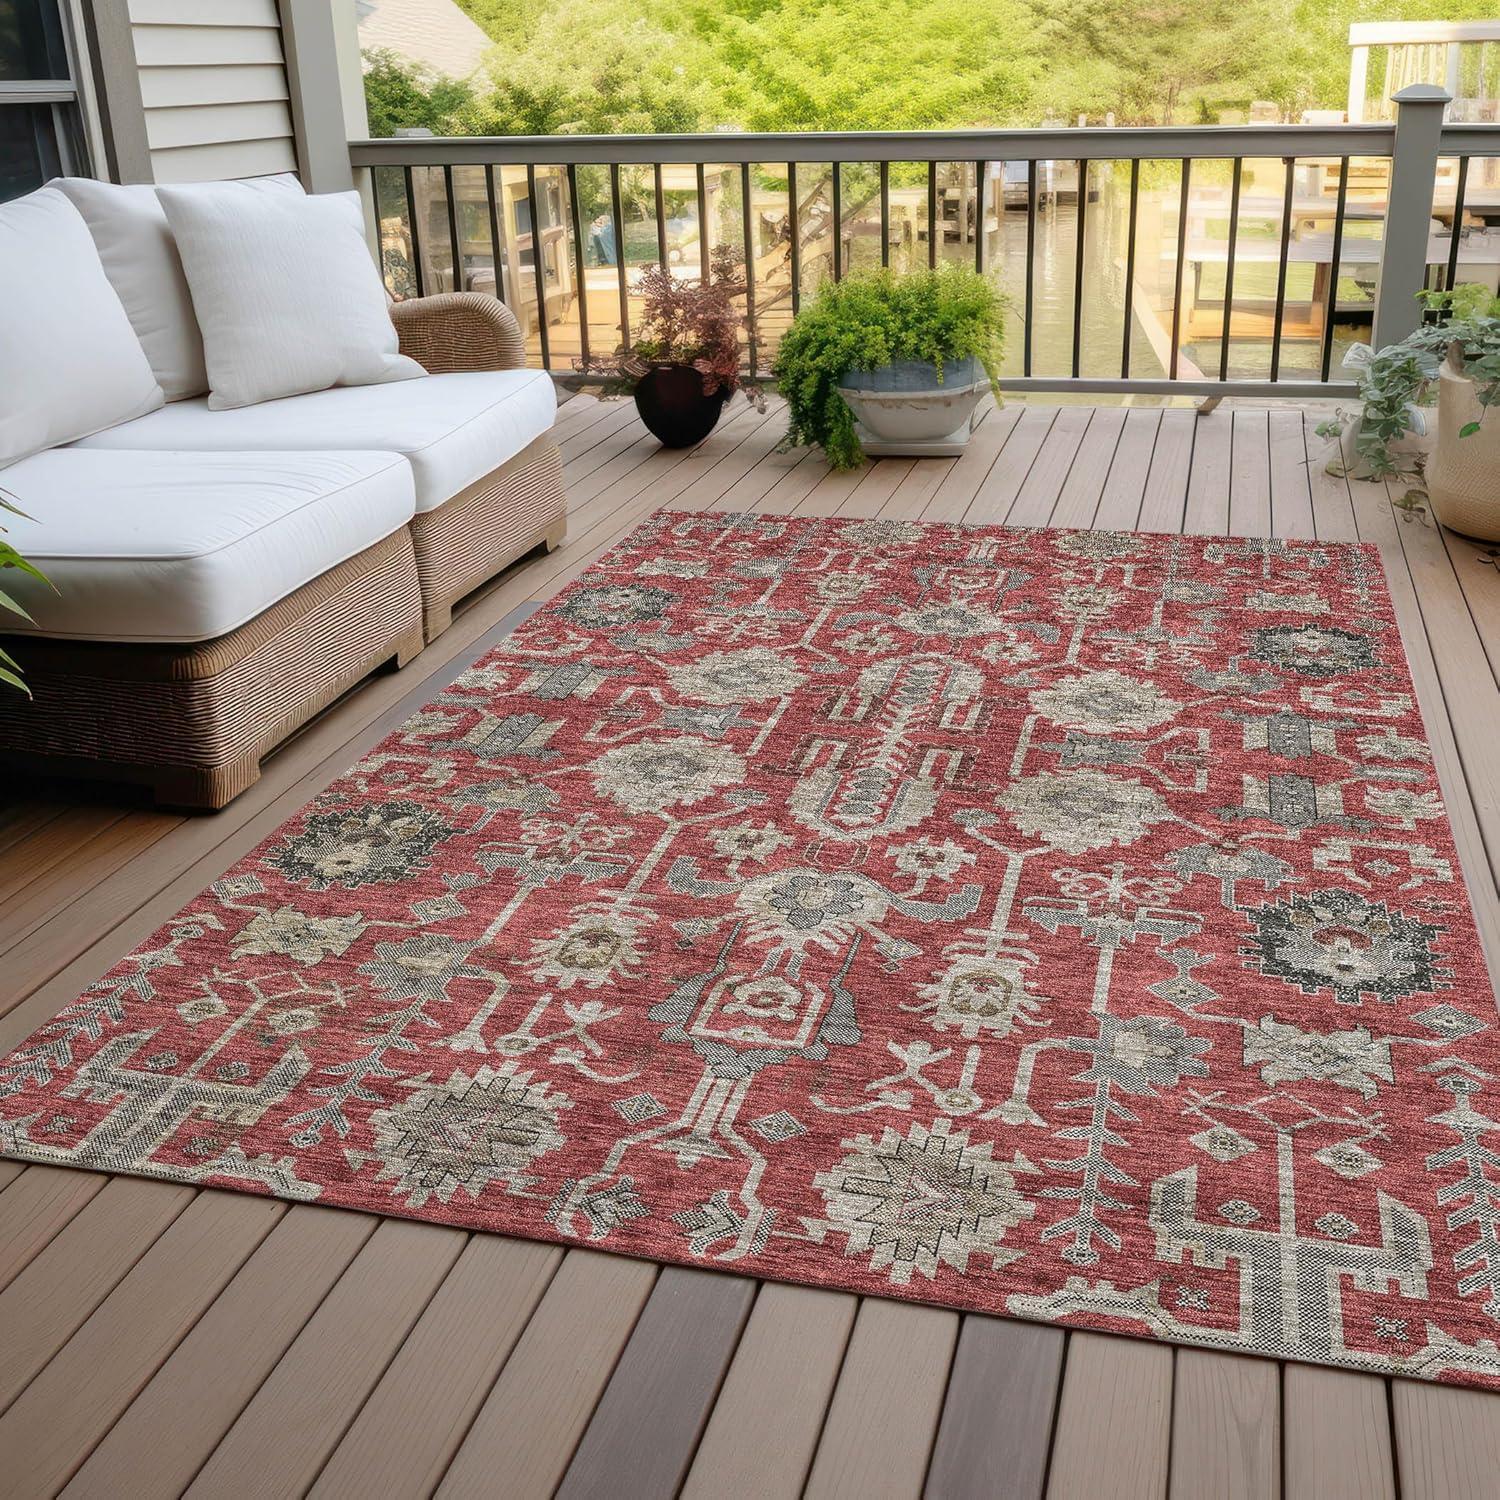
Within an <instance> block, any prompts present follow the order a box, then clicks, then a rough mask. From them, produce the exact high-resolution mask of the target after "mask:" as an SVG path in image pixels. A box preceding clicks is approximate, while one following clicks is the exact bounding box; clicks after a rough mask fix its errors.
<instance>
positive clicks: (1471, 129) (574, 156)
mask: <svg viewBox="0 0 1500 1500" xmlns="http://www.w3.org/2000/svg"><path fill="white" fill-rule="evenodd" d="M1448 131H1453V132H1455V139H1456V140H1457V139H1460V138H1461V139H1462V140H1463V142H1464V145H1465V149H1474V148H1475V146H1477V145H1478V144H1479V143H1481V142H1488V143H1493V144H1494V147H1495V149H1496V150H1497V151H1500V126H1496V125H1478V126H1473V125H1462V126H1449V127H1447V130H1445V132H1444V134H1445V135H1446V134H1447V133H1448ZM1395 141H1396V127H1395V126H1394V125H1393V124H1390V123H1383V124H1370V125H1192V126H1185V125H1150V126H1137V125H1116V126H1098V127H1096V126H1083V127H1071V126H1061V127H1056V128H1054V127H1047V128H1043V129H1038V130H916V131H885V130H848V131H788V132H785V133H775V134H768V133H752V132H739V131H714V132H711V133H708V134H700V135H549V136H392V137H386V138H382V139H380V140H369V141H353V142H351V143H350V147H349V151H350V156H351V158H352V160H353V163H354V165H355V166H356V167H384V166H412V167H415V166H434V167H436V166H464V165H468V164H473V165H476V166H482V165H484V164H485V163H490V164H492V165H497V166H499V165H508V164H514V165H517V166H523V165H526V164H528V163H529V164H531V165H533V166H539V167H540V166H553V165H563V166H565V165H567V164H569V163H573V164H577V165H582V164H584V163H588V164H594V163H604V164H610V163H618V164H620V165H633V164H636V163H640V162H659V163H662V164H663V165H667V164H677V163H681V164H694V163H698V162H723V163H739V162H750V163H759V162H784V161H813V162H816V161H847V162H879V161H934V160H936V161H1077V160H1089V161H1107V160H1114V161H1132V160H1135V161H1171V160H1181V159H1183V158H1185V157H1186V158H1194V159H1198V160H1227V159H1230V158H1234V157H1240V158H1246V157H1289V156H1291V157H1316V156H1377V157H1378V156H1389V155H1390V154H1391V152H1392V150H1393V149H1394V147H1395Z"/></svg>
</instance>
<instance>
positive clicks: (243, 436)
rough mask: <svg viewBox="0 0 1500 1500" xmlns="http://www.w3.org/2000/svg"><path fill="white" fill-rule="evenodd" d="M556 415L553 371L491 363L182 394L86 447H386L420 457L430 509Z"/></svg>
mask: <svg viewBox="0 0 1500 1500" xmlns="http://www.w3.org/2000/svg"><path fill="white" fill-rule="evenodd" d="M556 414H557V395H556V392H555V391H554V390H553V386H552V377H551V376H550V375H548V374H547V373H546V372H545V371H544V370H485V371H476V372H473V373H462V374H455V375H427V376H424V377H423V378H422V379H421V380H403V381H400V382H399V383H397V384H394V385H363V386H338V387H335V388H334V389H333V390H328V391H313V392H311V393H310V394H308V395H306V396H288V397H286V398H285V399H284V400H281V401H265V402H262V403H261V404H260V405H259V406H241V407H236V408H234V409H233V410H230V411H210V410H209V409H208V406H207V404H206V403H205V402H203V401H178V402H174V403H173V404H172V405H171V406H168V407H165V408H164V409H163V410H161V411H157V412H152V413H151V415H150V416H148V417H145V418H143V419H142V420H140V421H137V422H127V423H126V424H125V425H124V426H121V427H111V428H110V429H109V430H108V431H107V432H100V433H96V434H95V435H94V436H93V437H91V438H89V439H87V441H86V442H85V443H83V444H81V445H80V446H83V447H88V448H157V449H163V450H165V449H169V448H181V449H194V450H197V451H199V452H203V451H213V450H219V449H227V448H238V449H251V448H268V449H270V448H275V449H280V450H282V451H286V450H288V449H293V448H318V449H329V448H337V449H343V448H360V449H370V448H381V449H387V450H391V451H394V452H396V453H401V454H404V455H405V456H406V457H407V458H408V459H409V460H410V461H411V467H412V473H413V475H414V476H415V479H416V503H417V510H418V511H428V510H436V509H437V507H438V506H439V505H441V504H442V503H443V502H444V501H445V500H451V499H452V498H453V496H454V495H456V494H458V492H459V491H460V490H462V489H465V488H467V487H468V486H469V485H471V484H473V483H474V481H475V480H476V479H479V478H482V477H483V476H484V475H485V474H488V473H489V471H490V470H491V469H496V468H499V466H500V465H501V464H503V463H504V462H505V461H506V460H507V459H509V458H513V457H514V456H515V455H516V454H517V453H519V452H520V451H521V449H522V448H524V447H525V446H526V445H527V444H528V443H529V442H531V441H532V439H533V438H536V437H539V436H540V435H541V434H542V433H544V432H546V430H547V429H548V428H549V427H551V425H552V420H553V418H554V417H555V416H556Z"/></svg>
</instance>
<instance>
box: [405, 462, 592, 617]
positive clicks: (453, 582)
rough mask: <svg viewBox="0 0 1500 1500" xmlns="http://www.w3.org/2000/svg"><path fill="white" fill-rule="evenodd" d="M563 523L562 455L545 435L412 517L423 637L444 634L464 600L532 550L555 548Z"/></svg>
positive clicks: (564, 518)
mask: <svg viewBox="0 0 1500 1500" xmlns="http://www.w3.org/2000/svg"><path fill="white" fill-rule="evenodd" d="M566 524H567V505H566V501H565V499H564V497H563V467H562V454H561V452H560V451H559V450H558V446H557V444H556V442H555V441H554V440H553V437H552V434H551V432H544V433H543V434H542V435H541V436H540V437H538V438H536V439H534V440H533V441H532V442H530V443H528V444H527V446H526V447H524V448H523V449H522V450H521V451H520V452H519V453H517V454H516V455H515V456H514V457H513V458H511V459H509V460H507V462H505V463H503V464H501V465H500V467H499V468H498V469H493V470H491V471H490V472H489V473H488V474H486V475H485V476H484V477H483V478H482V479H480V480H478V481H476V482H475V483H474V484H471V485H470V486H469V487H468V489H466V490H462V491H460V492H459V493H458V494H457V495H455V496H454V497H453V498H452V499H451V500H448V501H446V502H445V503H444V504H442V505H440V506H438V507H437V508H436V509H435V510H429V511H423V512H421V513H420V514H418V515H416V516H413V517H412V521H411V534H412V545H413V547H414V548H415V550H416V556H417V577H418V579H419V580H420V582H421V587H422V617H423V628H424V630H425V632H426V636H427V639H428V640H429V641H430V640H433V639H434V638H435V637H437V636H440V635H441V634H442V633H443V632H444V631H445V630H446V629H447V628H448V626H449V625H450V624H451V623H452V620H453V606H454V604H455V603H456V602H457V601H458V600H460V599H462V598H463V597H464V595H465V594H467V593H470V592H472V591H473V590H474V589H476V588H478V587H479V585H480V584H482V583H485V582H487V581H488V580H489V579H491V578H493V577H494V576H495V574H496V573H498V572H499V571H500V570H501V569H502V568H506V567H509V566H510V564H511V563H513V562H515V561H516V559H517V558H520V557H525V555H526V554H527V553H528V552H530V551H531V550H532V549H533V548H535V547H538V546H541V545H543V544H545V545H546V546H547V547H548V548H549V549H551V548H553V547H556V546H557V545H558V544H559V543H560V542H561V541H562V538H563V531H564V529H565V527H566Z"/></svg>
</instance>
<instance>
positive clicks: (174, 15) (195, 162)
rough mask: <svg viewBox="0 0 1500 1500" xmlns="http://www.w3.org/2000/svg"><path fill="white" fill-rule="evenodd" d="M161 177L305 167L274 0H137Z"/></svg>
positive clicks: (137, 33)
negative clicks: (294, 130) (301, 163)
mask: <svg viewBox="0 0 1500 1500" xmlns="http://www.w3.org/2000/svg"><path fill="white" fill-rule="evenodd" d="M129 6H130V22H131V31H132V37H133V40H134V43H135V55H136V61H137V62H138V63H139V65H140V83H141V103H142V105H143V106H144V109H145V117H146V139H147V142H148V144H149V146H150V150H151V164H152V172H153V175H154V177H155V179H156V180H157V181H158V182H196V181H202V180H206V179H209V178H219V177H257V176H262V175H264V174H266V173H270V172H293V171H296V169H297V152H296V143H295V141H294V139H293V135H292V113H291V107H290V105H289V103H288V101H287V76H286V68H285V66H284V64H283V60H282V49H281V25H280V18H279V16H278V13H277V7H276V0H129Z"/></svg>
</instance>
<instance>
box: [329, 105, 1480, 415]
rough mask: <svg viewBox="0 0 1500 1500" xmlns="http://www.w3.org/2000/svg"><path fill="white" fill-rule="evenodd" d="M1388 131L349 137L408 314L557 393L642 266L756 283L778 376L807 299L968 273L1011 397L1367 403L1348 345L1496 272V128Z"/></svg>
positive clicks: (1400, 112)
mask: <svg viewBox="0 0 1500 1500" xmlns="http://www.w3.org/2000/svg"><path fill="white" fill-rule="evenodd" d="M1447 102H1448V95H1447V94H1446V93H1444V92H1443V91H1442V90H1440V89H1436V88H1432V87H1429V86H1425V85H1418V86H1416V87H1414V88H1410V89H1406V90H1403V92H1402V93H1401V94H1399V95H1397V110H1396V119H1395V121H1394V122H1393V123H1384V124H1369V125H1337V126H1308V125H1249V126H1225V127H1216V126H1208V127H1193V128H1183V127H1175V126H1174V127H1164V128H1113V127H1107V128H1078V129H1041V130H998V131H924V132H916V133H910V134H907V133H886V132H848V133H815V134H782V135H764V134H739V133H716V134H711V135H684V136H551V137H524V138H523V137H475V138H435V137H401V138H395V139H384V140H373V141H362V142H356V143H354V144H353V145H352V147H351V153H352V159H353V163H354V165H355V167H356V168H358V169H368V170H369V172H370V177H371V183H372V188H373V197H374V206H375V213H376V218H377V221H378V224H379V233H380V241H381V254H382V263H383V265H384V267H385V271H386V276H387V282H388V285H389V286H390V287H391V290H392V292H393V294H395V295H397V296H405V295H420V294H422V293H423V292H430V291H435V290H451V289H454V288H461V289H462V288H472V289H479V290H486V291H491V292H493V293H494V294H495V295H496V296H499V297H501V298H502V299H503V300H505V301H506V302H507V303H509V304H510V305H511V306H512V308H513V310H514V311H515V312H516V313H517V316H518V317H519V318H520V320H521V322H522V326H523V328H524V330H525V332H526V334H527V338H528V344H529V348H530V350H531V354H532V359H533V361H534V362H535V363H538V364H540V365H541V366H543V367H544V368H548V369H551V370H554V371H556V372H557V373H559V374H562V373H573V372H574V371H576V369H577V367H578V364H579V362H580V361H586V360H587V359H588V358H589V356H590V355H599V354H607V353H608V352H609V351H610V350H612V349H613V348H614V347H615V346H616V345H617V344H619V343H620V342H622V341H623V340H628V338H629V335H630V330H631V328H632V326H638V324H639V319H640V313H641V308H640V304H639V299H638V298H637V296H636V294H635V290H634V288H635V282H636V279H637V276H638V272H639V270H640V268H641V267H642V266H643V265H645V264H647V263H649V262H652V261H660V262H663V263H666V264H668V265H671V266H673V267H674V268H677V269H679V270H680V272H681V274H683V275H685V276H698V275H702V274H704V273H705V272H706V269H707V266H708V263H709V257H710V255H711V253H712V251H713V249H714V247H715V246H717V245H719V244H728V245H730V246H731V247H732V248H733V249H734V251H735V256H736V259H737V260H738V261H739V262H741V264H742V266H743V267H744V268H745V271H746V281H747V292H746V295H745V297H744V313H745V329H746V340H745V347H746V352H747V361H748V363H749V364H750V365H751V367H752V368H756V369H762V370H763V369H764V368H765V367H766V366H767V365H768V364H769V361H770V358H771V356H772V355H773V353H774V348H775V344H776V341H777V339H778V337H779V334H780V332H781V330H782V329H783V328H784V327H785V326H786V323H787V321H788V320H789V319H790V317H791V316H792V315H793V314H795V312H796V311H797V309H798V307H799V306H800V305H801V302H802V300H803V298H804V297H806V296H808V295H809V294H810V293H811V292H812V291H814V290H815V289H816V286H817V285H818V284H819V283H820V282H821V281H822V280H823V279H824V278H826V277H833V278H839V277H841V276H843V275H845V274H847V273H848V272H849V271H850V270H852V269H855V268H858V267H861V266H865V265H875V264H883V265H892V266H895V267H897V268H898V269H900V268H905V267H911V266H916V265H923V264H926V265H936V264H938V263H939V262H940V261H946V260H962V261H964V262H971V263H972V264H973V265H975V266H976V267H977V268H978V269H980V270H983V271H987V272H989V273H991V274H993V275H995V276H996V277H997V279H999V280H1000V281H1001V283H1002V284H1003V285H1004V286H1005V287H1006V289H1007V291H1008V292H1009V293H1010V295H1011V298H1012V302H1013V317H1012V328H1013V337H1012V338H1011V348H1010V350H1009V351H1008V354H1007V364H1006V367H1005V378H1004V379H1003V381H1002V384H1003V385H1004V386H1005V387H1006V388H1008V389H1015V390H1050V391H1071V392H1077V393H1079V394H1105V393H1126V392H1137V393H1154V394H1184V395H1196V396H1208V395H1226V394H1244V395H1284V396H1291V397H1296V396H1310V395H1329V394H1338V393H1341V392H1346V391H1349V390H1351V389H1352V388H1353V385H1352V382H1351V381H1350V380H1349V379H1347V378H1346V377H1345V376H1344V374H1343V372H1342V371H1341V369H1340V355H1341V351H1342V350H1343V348H1344V347H1345V346H1347V344H1349V343H1351V342H1368V341H1370V340H1372V339H1373V340H1374V341H1376V342H1377V343H1384V342H1389V341H1390V340H1392V339H1395V338H1399V337H1401V336H1402V335H1404V334H1405V333H1407V332H1409V331H1410V330H1411V329H1412V328H1413V327H1415V326H1416V324H1417V323H1418V321H1419V320H1420V318H1421V316H1422V313H1421V309H1420V308H1419V306H1418V304H1417V302H1416V300H1415V294H1416V293H1417V292H1418V291H1419V290H1420V289H1422V288H1423V287H1433V286H1450V285H1452V284H1454V282H1455V281H1467V280H1483V281H1487V282H1488V283H1489V284H1490V285H1491V286H1492V287H1493V286H1495V285H1496V281H1497V277H1500V227H1496V228H1493V229H1492V228H1491V225H1492V224H1493V225H1497V226H1500V125H1454V124H1445V123H1444V119H1443V115H1444V107H1445V105H1446V104H1447Z"/></svg>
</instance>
